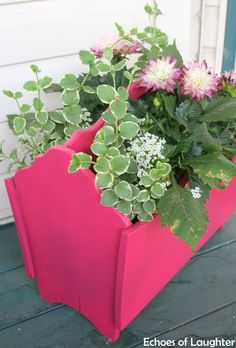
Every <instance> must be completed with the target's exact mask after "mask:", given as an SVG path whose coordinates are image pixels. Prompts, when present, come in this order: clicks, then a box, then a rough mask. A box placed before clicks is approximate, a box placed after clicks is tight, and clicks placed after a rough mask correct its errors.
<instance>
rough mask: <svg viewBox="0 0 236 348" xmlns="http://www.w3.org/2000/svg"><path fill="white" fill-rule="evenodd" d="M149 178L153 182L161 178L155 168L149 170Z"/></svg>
mask: <svg viewBox="0 0 236 348" xmlns="http://www.w3.org/2000/svg"><path fill="white" fill-rule="evenodd" d="M149 176H150V178H151V179H152V180H153V181H157V180H160V178H161V174H160V173H159V171H158V170H157V169H156V168H152V169H151V170H150V172H149Z"/></svg>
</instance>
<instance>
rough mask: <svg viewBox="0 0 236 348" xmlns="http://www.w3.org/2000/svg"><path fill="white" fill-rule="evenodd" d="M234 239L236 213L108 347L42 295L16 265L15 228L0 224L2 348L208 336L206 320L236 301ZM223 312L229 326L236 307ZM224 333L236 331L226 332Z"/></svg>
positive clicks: (86, 346)
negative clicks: (151, 337) (117, 339)
mask: <svg viewBox="0 0 236 348" xmlns="http://www.w3.org/2000/svg"><path fill="white" fill-rule="evenodd" d="M232 241H236V214H234V216H232V217H231V218H230V219H229V221H228V222H227V223H226V224H225V228H224V229H222V230H220V231H218V232H217V233H216V235H215V236H214V237H213V238H212V239H211V240H210V241H209V242H208V243H207V244H206V246H205V247H204V248H203V249H201V251H200V253H199V254H198V255H197V256H195V257H194V258H193V259H192V260H191V261H190V262H189V263H188V264H187V265H186V266H185V267H184V268H183V269H182V270H181V271H180V272H179V273H178V274H177V275H176V277H175V278H174V279H173V280H172V281H171V282H170V283H169V284H168V285H167V286H166V287H165V288H164V289H163V290H162V291H161V292H160V293H159V294H158V295H157V296H156V297H155V298H154V299H153V301H152V302H151V303H150V304H149V305H148V306H147V307H146V308H145V309H144V310H143V311H142V313H141V314H140V315H139V316H138V317H137V318H136V319H135V320H134V321H133V322H132V323H131V325H129V327H128V328H127V329H126V330H124V331H123V332H122V334H121V337H120V339H119V341H118V342H116V343H111V344H109V345H107V340H106V339H105V338H104V337H102V336H101V335H100V334H99V333H98V332H97V330H96V329H95V328H94V326H93V325H92V324H91V323H90V322H89V321H88V320H87V319H86V318H84V317H83V316H82V315H81V314H79V313H77V312H76V311H74V310H73V309H71V308H69V307H66V306H65V307H53V306H52V305H50V304H48V303H47V302H45V301H43V300H42V299H41V298H40V297H39V295H38V292H37V288H36V284H35V281H32V280H30V279H28V278H27V277H26V274H25V271H24V268H23V267H22V268H18V269H14V268H15V267H17V266H20V265H21V263H22V259H21V257H20V251H19V247H18V243H17V237H16V233H15V231H14V229H13V226H7V227H6V228H5V229H4V228H1V229H0V266H1V270H2V271H3V272H4V273H1V274H0V347H4V348H5V347H7V348H13V347H14V348H15V347H17V348H18V347H25V348H28V347H29V348H34V347H37V348H43V347H50V348H51V347H52V348H53V347H55V348H56V347H59V348H60V347H65V348H74V347H81V348H90V347H91V348H92V347H97V348H102V347H109V346H110V347H116V348H125V347H128V346H130V345H133V344H135V345H137V346H138V345H139V344H141V342H142V339H143V337H145V336H152V335H159V336H160V337H172V336H171V335H172V334H173V337H177V339H178V337H181V335H183V333H184V335H190V334H191V333H194V334H195V335H200V336H201V335H205V331H204V330H205V326H204V325H203V324H201V323H203V322H204V320H208V319H204V318H210V319H209V323H210V324H209V325H210V326H213V327H214V325H215V324H217V322H218V320H219V319H218V318H219V317H218V316H217V314H216V309H217V308H218V307H223V306H225V305H226V304H227V303H229V302H232V301H234V300H236V297H235V294H236V273H235V264H236V243H235V242H232ZM11 268H12V271H9V270H10V269H11ZM232 308H235V306H234V305H232ZM220 311H222V313H224V316H225V320H226V321H227V322H229V323H230V325H231V319H232V318H231V317H232V311H233V313H234V312H235V311H234V309H231V306H228V307H226V308H225V309H220V310H218V311H217V313H218V312H220ZM219 315H220V314H219ZM203 316H204V317H203ZM214 318H216V319H214ZM230 318H231V319H230ZM222 320H223V319H222ZM211 322H212V323H211ZM191 323H192V324H191ZM214 323H215V324H214ZM233 324H235V322H233V323H232V325H233ZM205 325H206V324H205ZM207 325H208V324H207ZM7 326H8V327H7ZM177 326H178V329H177V328H176V327H177ZM1 328H2V329H1ZM227 328H228V326H227ZM193 329H194V330H195V329H196V330H195V331H194V330H193ZM203 329H204V330H203ZM184 330H185V331H184ZM166 331H168V334H165V332H166ZM235 332H236V325H235ZM216 334H219V331H216ZM216 334H214V335H216ZM223 334H225V335H226V334H227V335H231V336H232V335H234V332H233V331H232V330H231V331H227V330H225V331H224V330H223ZM165 335H166V336H165ZM141 346H143V345H142V344H141V345H140V347H141Z"/></svg>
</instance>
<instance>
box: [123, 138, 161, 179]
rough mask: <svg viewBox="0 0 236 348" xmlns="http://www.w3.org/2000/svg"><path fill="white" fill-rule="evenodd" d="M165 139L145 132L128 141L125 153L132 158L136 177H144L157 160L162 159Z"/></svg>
mask: <svg viewBox="0 0 236 348" xmlns="http://www.w3.org/2000/svg"><path fill="white" fill-rule="evenodd" d="M165 143H166V141H165V139H163V138H159V137H158V136H156V135H154V134H151V133H148V132H145V133H142V134H140V135H138V136H136V137H135V139H133V140H132V141H130V146H129V147H128V148H127V151H128V152H129V153H130V154H131V156H133V157H134V159H135V160H136V162H137V165H138V173H137V175H138V177H141V176H142V175H146V174H147V172H148V171H149V170H150V169H152V168H153V165H154V163H155V162H156V161H157V160H158V159H164V156H163V155H162V153H161V151H162V150H163V147H164V144H165Z"/></svg>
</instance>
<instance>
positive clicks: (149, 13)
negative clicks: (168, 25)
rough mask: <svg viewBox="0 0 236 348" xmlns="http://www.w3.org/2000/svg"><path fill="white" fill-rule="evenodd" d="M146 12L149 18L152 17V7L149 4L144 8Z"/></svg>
mask: <svg viewBox="0 0 236 348" xmlns="http://www.w3.org/2000/svg"><path fill="white" fill-rule="evenodd" d="M144 10H145V12H146V13H147V14H148V15H149V16H151V15H152V13H153V12H152V7H151V6H150V5H149V4H146V5H145V6H144Z"/></svg>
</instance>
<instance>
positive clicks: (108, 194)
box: [101, 189, 118, 207]
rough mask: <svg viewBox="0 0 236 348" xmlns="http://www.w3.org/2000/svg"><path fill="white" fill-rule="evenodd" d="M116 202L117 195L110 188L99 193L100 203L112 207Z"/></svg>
mask: <svg viewBox="0 0 236 348" xmlns="http://www.w3.org/2000/svg"><path fill="white" fill-rule="evenodd" d="M117 202H118V197H117V196H116V194H115V192H114V191H113V190H112V189H107V190H105V191H103V193H102V195H101V204H102V205H104V206H105V207H112V206H114V205H115V204H116V203H117Z"/></svg>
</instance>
